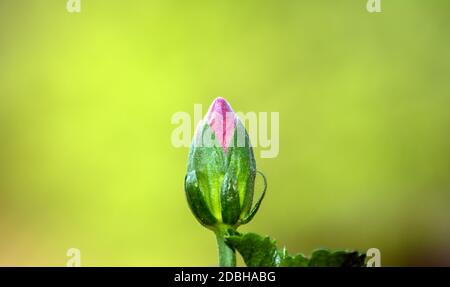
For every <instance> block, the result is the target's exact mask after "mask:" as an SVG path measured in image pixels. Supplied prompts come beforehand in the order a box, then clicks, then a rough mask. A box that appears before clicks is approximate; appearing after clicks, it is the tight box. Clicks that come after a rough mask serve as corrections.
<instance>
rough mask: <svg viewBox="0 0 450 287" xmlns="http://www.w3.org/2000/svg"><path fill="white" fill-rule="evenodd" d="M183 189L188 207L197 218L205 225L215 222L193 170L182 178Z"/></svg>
mask: <svg viewBox="0 0 450 287" xmlns="http://www.w3.org/2000/svg"><path fill="white" fill-rule="evenodd" d="M184 190H185V193H186V199H187V202H188V204H189V208H190V209H191V211H192V213H193V214H194V215H195V217H196V218H197V220H198V221H199V222H200V223H201V224H202V225H205V226H212V225H214V224H216V223H217V219H216V218H215V217H214V215H213V214H212V213H211V210H210V209H209V207H208V204H207V203H206V201H205V195H204V194H203V192H202V189H201V188H200V185H199V182H198V179H197V175H196V172H195V170H193V171H190V172H188V173H187V175H186V177H185V179H184Z"/></svg>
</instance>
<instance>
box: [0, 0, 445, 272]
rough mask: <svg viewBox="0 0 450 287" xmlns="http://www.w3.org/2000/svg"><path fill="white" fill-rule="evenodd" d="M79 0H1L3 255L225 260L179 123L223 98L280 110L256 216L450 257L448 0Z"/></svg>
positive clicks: (340, 243) (288, 229)
mask: <svg viewBox="0 0 450 287" xmlns="http://www.w3.org/2000/svg"><path fill="white" fill-rule="evenodd" d="M81 4H82V11H81V13H80V14H70V13H68V12H67V11H66V0H49V1H40V0H33V1H31V0H0V234H1V236H0V265H20V266H22V265H56V266H65V264H66V261H67V259H68V258H67V257H66V250H67V249H68V248H70V247H76V248H79V249H80V250H81V260H82V261H81V264H82V265H84V266H96V265H106V266H111V265H120V266H141V265H149V266H153V265H162V266H178V265H186V266H191V265H202V266H203V265H207V266H210V265H215V264H216V260H217V259H216V258H217V256H216V249H215V248H216V247H215V238H214V236H213V234H212V233H211V232H209V231H207V230H205V229H204V228H203V227H201V226H200V225H199V224H198V223H197V222H196V220H195V219H194V217H193V216H192V215H191V214H190V211H189V209H188V207H187V204H186V202H185V196H184V191H183V178H184V174H185V168H186V158H187V153H188V150H187V149H186V148H178V149H177V148H174V147H173V146H172V144H171V140H170V137H171V133H172V131H173V129H174V128H175V126H174V125H172V124H171V117H172V115H173V114H174V113H175V112H178V111H185V112H189V113H191V114H193V105H194V104H195V103H199V104H203V105H204V106H205V107H204V108H205V109H206V107H207V105H209V104H210V103H211V101H212V100H213V99H214V98H215V97H217V96H223V97H225V98H227V100H229V101H230V103H231V104H232V106H233V107H234V109H235V110H237V111H243V112H248V111H256V112H259V111H267V112H270V111H274V112H279V113H280V153H279V156H278V157H277V158H274V159H261V158H259V153H258V152H257V153H256V154H257V155H258V157H257V163H258V168H259V169H260V170H262V171H264V172H265V174H266V175H267V177H268V181H269V189H268V195H267V197H266V199H265V202H264V203H263V205H262V208H261V209H260V211H259V213H258V215H257V216H256V217H255V219H254V221H253V222H252V223H251V224H249V225H248V226H245V227H243V228H242V229H241V230H243V231H245V230H251V231H254V232H259V233H262V234H270V235H271V236H273V237H274V238H276V239H277V240H278V243H279V245H280V246H282V245H286V246H287V247H288V249H289V250H290V251H291V252H300V251H302V252H306V253H309V252H310V251H311V250H312V249H313V248H317V247H329V248H358V249H360V250H366V249H368V248H370V247H377V248H379V249H380V250H381V256H382V257H381V259H382V264H383V265H450V246H449V242H450V208H449V207H450V194H449V193H450V133H449V132H450V113H449V107H450V81H449V76H450V53H449V51H450V34H449V33H448V29H449V27H450V17H449V11H450V2H449V1H446V0H432V1H421V0H397V1H382V9H383V12H382V13H374V14H370V13H368V12H367V11H366V0H358V1H355V0H345V1H344V0H342V1H331V0H323V1H299V0H298V1H296V0H292V1H286V0H281V1H280V0H272V1H264V0H258V1H253V0H252V1H212V0H208V1H207V0H204V1H197V0H194V1H173V0H165V1H149V0H133V1H118V0H112V1H111V0H110V1H101V0H82V1H81ZM204 112H206V111H205V110H204ZM241 264H242V263H241Z"/></svg>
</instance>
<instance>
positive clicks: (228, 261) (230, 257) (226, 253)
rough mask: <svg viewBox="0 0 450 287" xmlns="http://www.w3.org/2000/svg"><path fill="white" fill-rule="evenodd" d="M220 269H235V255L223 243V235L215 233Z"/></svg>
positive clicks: (222, 233)
mask: <svg viewBox="0 0 450 287" xmlns="http://www.w3.org/2000/svg"><path fill="white" fill-rule="evenodd" d="M216 237H217V247H218V250H219V266H220V267H236V253H235V251H234V250H233V249H231V248H230V247H229V246H228V245H227V244H226V243H225V233H224V232H220V231H218V232H216Z"/></svg>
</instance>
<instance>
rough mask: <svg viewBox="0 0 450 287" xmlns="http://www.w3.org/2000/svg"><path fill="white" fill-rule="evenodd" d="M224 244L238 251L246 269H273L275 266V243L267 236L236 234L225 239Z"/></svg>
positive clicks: (277, 255)
mask: <svg viewBox="0 0 450 287" xmlns="http://www.w3.org/2000/svg"><path fill="white" fill-rule="evenodd" d="M225 242H226V243H227V244H228V245H229V246H230V247H231V248H235V249H236V250H237V251H239V253H240V254H241V255H242V257H243V258H244V261H245V264H246V265H247V266H248V267H275V266H276V264H277V261H278V257H279V252H278V250H277V247H276V242H275V241H274V240H272V239H270V238H269V237H268V236H266V237H262V236H259V235H258V234H255V233H247V234H244V235H242V234H237V235H232V236H228V237H226V238H225Z"/></svg>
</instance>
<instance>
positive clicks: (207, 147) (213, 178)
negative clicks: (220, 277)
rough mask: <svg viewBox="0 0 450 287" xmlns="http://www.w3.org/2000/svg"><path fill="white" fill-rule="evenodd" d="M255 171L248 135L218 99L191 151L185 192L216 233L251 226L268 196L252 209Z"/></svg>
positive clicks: (198, 213) (222, 100) (201, 221)
mask: <svg viewBox="0 0 450 287" xmlns="http://www.w3.org/2000/svg"><path fill="white" fill-rule="evenodd" d="M256 173H257V171H256V162H255V158H254V155H253V149H252V147H251V143H250V139H249V136H248V134H247V131H246V130H245V128H244V126H243V124H242V123H241V121H240V120H239V119H238V118H237V116H236V114H235V113H234V112H233V110H232V109H231V107H230V105H229V104H228V102H227V101H226V100H225V99H222V98H217V99H215V100H214V102H213V103H212V104H211V107H210V108H209V110H208V113H207V115H206V117H205V118H204V119H203V120H202V121H201V122H200V124H199V126H198V127H197V131H196V134H195V137H194V139H193V141H192V145H191V149H190V153H189V158H188V166H187V175H186V177H185V192H186V197H187V201H188V204H189V207H190V209H191V211H192V213H194V215H195V217H196V218H197V219H198V221H199V222H200V223H201V224H203V225H204V226H206V227H208V228H210V229H213V230H216V229H218V228H221V227H223V226H228V227H233V228H236V227H237V226H239V225H241V224H245V223H247V222H249V221H250V220H251V219H252V218H253V216H254V215H255V213H256V211H257V210H258V208H259V205H260V203H261V201H262V199H263V197H264V194H265V189H264V192H263V194H262V195H261V198H260V199H259V200H258V202H257V203H256V204H255V206H254V207H253V208H252V201H253V190H254V185H255V176H256ZM264 183H265V178H264Z"/></svg>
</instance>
